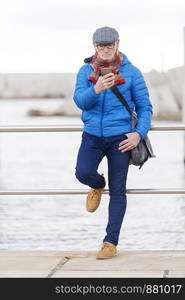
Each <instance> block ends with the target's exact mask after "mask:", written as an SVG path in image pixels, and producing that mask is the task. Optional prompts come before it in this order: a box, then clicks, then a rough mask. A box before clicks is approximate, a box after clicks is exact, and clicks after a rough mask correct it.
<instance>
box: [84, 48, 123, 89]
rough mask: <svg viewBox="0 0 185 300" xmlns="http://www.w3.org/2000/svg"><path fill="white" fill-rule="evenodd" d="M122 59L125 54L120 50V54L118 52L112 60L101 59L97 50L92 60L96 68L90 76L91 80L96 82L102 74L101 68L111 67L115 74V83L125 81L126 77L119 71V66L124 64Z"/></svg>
mask: <svg viewBox="0 0 185 300" xmlns="http://www.w3.org/2000/svg"><path fill="white" fill-rule="evenodd" d="M122 60H123V55H122V54H121V53H120V52H118V54H117V53H116V54H115V56H114V58H113V59H112V60H111V61H110V60H103V59H101V58H100V57H99V56H98V53H97V52H96V53H95V55H94V56H93V58H92V61H91V65H92V67H93V69H94V70H93V72H92V73H91V75H90V76H89V81H91V82H93V83H96V82H97V80H98V78H99V76H100V75H101V69H102V68H111V69H112V73H114V74H115V81H114V84H115V85H119V84H123V83H125V79H124V78H123V76H122V74H121V73H120V72H119V71H118V69H119V67H120V66H121V65H122Z"/></svg>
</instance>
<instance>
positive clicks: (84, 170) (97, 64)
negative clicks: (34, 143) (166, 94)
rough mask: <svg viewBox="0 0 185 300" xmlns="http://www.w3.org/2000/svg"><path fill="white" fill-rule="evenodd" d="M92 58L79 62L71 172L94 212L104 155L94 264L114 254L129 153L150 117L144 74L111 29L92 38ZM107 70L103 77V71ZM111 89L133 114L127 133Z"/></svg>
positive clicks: (145, 130)
mask: <svg viewBox="0 0 185 300" xmlns="http://www.w3.org/2000/svg"><path fill="white" fill-rule="evenodd" d="M93 45H94V49H95V54H94V55H93V56H92V57H90V58H87V59H85V60H84V62H85V63H86V64H84V65H83V66H82V67H81V68H80V70H79V72H78V74H77V80H76V86H75V91H74V101H75V103H76V105H77V106H78V107H79V108H80V109H81V110H82V117H81V119H82V121H83V123H84V128H83V133H82V142H81V146H80V148H79V152H78V157H77V164H76V168H75V169H76V172H75V175H76V177H77V179H78V180H79V181H80V182H81V183H83V184H85V185H88V186H89V187H91V189H90V191H89V193H88V195H87V199H86V209H87V211H89V212H94V211H95V210H96V209H97V208H98V206H99V204H100V200H101V196H102V193H103V191H104V188H105V185H106V181H105V178H104V175H103V174H101V175H100V174H99V173H98V172H97V170H98V166H99V164H100V162H101V160H102V159H103V157H104V156H106V157H107V161H108V185H109V196H110V200H109V208H108V210H109V215H108V224H107V227H106V235H105V237H104V239H103V244H102V247H101V249H100V250H99V251H98V252H97V254H96V258H97V259H106V258H112V257H114V256H115V255H116V254H117V249H116V246H117V245H118V240H119V234H120V229H121V225H122V222H123V217H124V215H125V211H126V205H127V197H126V180H127V173H128V167H129V160H130V150H131V149H133V148H134V147H136V146H137V144H138V143H139V141H140V139H143V138H144V137H145V136H146V135H147V133H148V130H149V129H150V127H151V117H152V114H153V111H152V104H151V102H150V99H149V94H148V89H147V86H146V83H145V81H144V78H143V75H142V73H141V72H140V70H139V69H138V68H136V67H135V66H134V65H132V63H131V62H130V61H129V60H128V58H127V56H126V55H125V54H123V53H122V52H120V51H119V34H118V32H117V31H116V30H115V29H114V28H110V27H102V28H98V29H97V30H96V31H95V32H94V34H93ZM107 68H109V69H108V72H109V73H108V74H106V75H102V74H103V72H104V73H105V69H106V70H107ZM113 85H116V86H117V88H118V89H119V90H120V92H121V94H122V95H123V96H124V98H125V99H126V101H127V102H128V105H129V106H130V109H131V110H132V111H133V110H134V109H135V110H136V112H137V115H138V122H137V125H136V127H135V131H134V132H132V128H131V116H130V114H129V113H128V111H127V109H126V108H125V107H124V106H123V104H122V103H121V102H120V101H119V100H118V98H117V97H116V96H115V94H114V93H113V92H112V90H111V89H110V88H111V87H112V86H113Z"/></svg>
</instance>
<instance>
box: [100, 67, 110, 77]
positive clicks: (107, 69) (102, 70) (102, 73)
mask: <svg viewBox="0 0 185 300" xmlns="http://www.w3.org/2000/svg"><path fill="white" fill-rule="evenodd" d="M109 73H112V69H111V68H102V69H101V75H102V76H104V75H106V74H109Z"/></svg>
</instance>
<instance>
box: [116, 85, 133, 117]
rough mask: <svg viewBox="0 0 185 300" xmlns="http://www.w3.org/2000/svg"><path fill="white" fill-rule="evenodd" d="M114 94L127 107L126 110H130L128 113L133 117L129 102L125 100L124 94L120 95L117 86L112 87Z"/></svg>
mask: <svg viewBox="0 0 185 300" xmlns="http://www.w3.org/2000/svg"><path fill="white" fill-rule="evenodd" d="M111 90H112V92H113V93H114V94H115V95H116V96H117V97H118V99H119V100H120V101H121V102H122V104H123V105H124V106H125V107H126V109H127V110H128V112H129V113H130V114H131V115H132V111H131V109H130V107H129V105H128V103H127V101H126V100H125V98H124V97H123V96H122V94H121V93H120V91H119V89H118V88H117V86H115V85H113V86H112V87H111Z"/></svg>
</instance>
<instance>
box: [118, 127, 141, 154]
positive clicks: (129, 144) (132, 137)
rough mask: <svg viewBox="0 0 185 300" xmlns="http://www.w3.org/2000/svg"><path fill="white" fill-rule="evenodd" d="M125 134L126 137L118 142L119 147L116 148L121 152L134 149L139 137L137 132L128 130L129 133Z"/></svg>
mask: <svg viewBox="0 0 185 300" xmlns="http://www.w3.org/2000/svg"><path fill="white" fill-rule="evenodd" d="M125 135H126V136H127V139H126V140H123V141H122V142H121V143H120V144H119V148H118V149H119V150H120V151H121V152H125V151H129V150H132V149H134V148H135V147H136V146H137V144H138V143H139V142H140V139H141V137H140V135H139V133H137V132H130V133H126V134H125Z"/></svg>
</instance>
